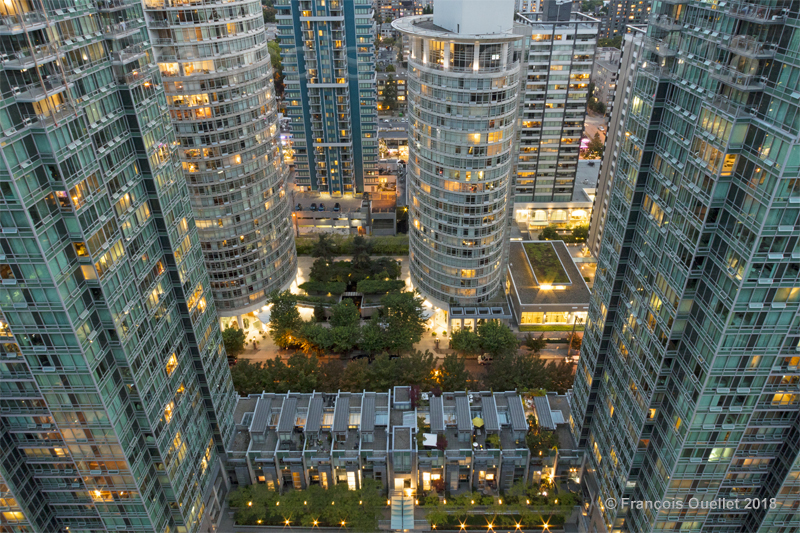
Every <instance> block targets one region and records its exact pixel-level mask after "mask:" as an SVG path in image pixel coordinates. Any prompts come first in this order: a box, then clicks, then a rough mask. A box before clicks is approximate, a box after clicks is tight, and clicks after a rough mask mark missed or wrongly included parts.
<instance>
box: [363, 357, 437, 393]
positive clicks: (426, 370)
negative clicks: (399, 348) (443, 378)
mask: <svg viewBox="0 0 800 533" xmlns="http://www.w3.org/2000/svg"><path fill="white" fill-rule="evenodd" d="M390 361H391V362H393V363H394V367H395V370H394V375H393V376H392V377H394V383H395V384H396V385H411V386H415V385H416V386H418V387H420V389H421V390H430V389H431V388H432V387H433V386H434V385H435V384H436V381H435V374H434V370H436V356H435V355H433V353H431V352H430V351H428V350H425V351H424V352H421V351H419V350H412V351H411V352H409V353H408V354H407V355H405V356H404V357H401V358H399V359H391V360H390ZM373 366H374V364H373ZM388 381H391V378H390V379H389V380H388ZM386 388H388V387H384V388H382V389H377V390H386Z"/></svg>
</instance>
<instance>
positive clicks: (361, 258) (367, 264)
mask: <svg viewBox="0 0 800 533" xmlns="http://www.w3.org/2000/svg"><path fill="white" fill-rule="evenodd" d="M371 253H372V241H370V240H368V239H365V238H364V237H362V236H361V235H357V236H355V237H354V238H353V259H352V261H351V262H350V266H351V267H352V270H353V274H357V276H354V278H355V279H353V281H356V282H358V281H360V279H358V278H361V279H363V278H365V277H367V276H368V275H369V274H370V272H371V270H372V259H370V254H371ZM351 278H353V277H351Z"/></svg>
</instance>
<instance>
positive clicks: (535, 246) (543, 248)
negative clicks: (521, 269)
mask: <svg viewBox="0 0 800 533" xmlns="http://www.w3.org/2000/svg"><path fill="white" fill-rule="evenodd" d="M525 253H527V254H528V260H529V261H530V262H531V267H532V268H533V273H534V275H535V276H536V281H538V282H539V284H540V285H549V284H552V283H569V282H570V281H569V276H567V273H566V272H564V267H563V266H561V261H560V260H559V259H558V254H556V251H555V248H553V245H552V244H550V243H549V242H526V243H525Z"/></svg>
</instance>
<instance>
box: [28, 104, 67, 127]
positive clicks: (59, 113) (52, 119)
mask: <svg viewBox="0 0 800 533" xmlns="http://www.w3.org/2000/svg"><path fill="white" fill-rule="evenodd" d="M74 113H75V108H74V107H72V106H71V105H70V104H68V103H63V104H61V105H59V106H57V107H55V108H53V109H51V110H50V112H49V113H47V114H28V115H23V116H22V118H23V120H24V121H25V122H26V123H27V124H40V125H45V126H50V125H54V124H58V121H59V120H63V119H65V118H67V117H69V116H70V115H72V114H74Z"/></svg>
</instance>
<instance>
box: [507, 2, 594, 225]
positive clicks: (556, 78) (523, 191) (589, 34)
mask: <svg viewBox="0 0 800 533" xmlns="http://www.w3.org/2000/svg"><path fill="white" fill-rule="evenodd" d="M550 3H552V2H550ZM570 6H571V3H570V4H569V5H568V6H566V8H565V7H564V6H558V8H559V9H560V11H556V10H555V9H552V10H548V13H556V14H557V15H558V16H557V17H556V18H554V19H551V20H548V18H547V17H546V16H545V14H544V13H523V14H521V15H519V16H518V17H517V20H519V21H522V23H523V24H522V30H521V31H523V32H524V33H525V52H526V61H525V62H524V65H525V68H524V83H525V89H524V92H523V93H522V102H520V114H521V117H522V125H521V128H520V133H519V159H518V163H517V174H516V180H515V187H514V209H515V211H517V212H520V211H525V210H529V209H531V208H533V207H535V206H534V205H533V204H534V203H540V202H556V203H557V202H569V201H571V200H572V196H573V191H574V189H575V177H576V174H577V171H578V158H579V155H580V149H581V136H582V135H583V126H584V121H585V119H586V102H587V100H588V97H589V78H590V76H591V73H592V64H593V63H594V54H595V46H596V44H597V26H598V21H597V20H596V19H593V18H591V17H589V16H586V15H582V14H579V13H571V8H570ZM518 219H519V217H518ZM520 220H521V219H520Z"/></svg>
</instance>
